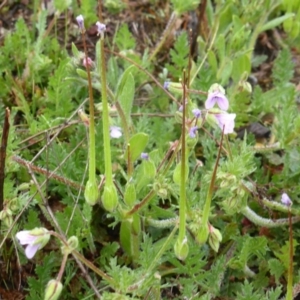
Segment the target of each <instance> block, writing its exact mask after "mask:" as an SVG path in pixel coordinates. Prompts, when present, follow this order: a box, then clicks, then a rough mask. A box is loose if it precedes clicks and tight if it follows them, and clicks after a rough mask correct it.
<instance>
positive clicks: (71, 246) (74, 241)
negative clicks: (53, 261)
mask: <svg viewBox="0 0 300 300" xmlns="http://www.w3.org/2000/svg"><path fill="white" fill-rule="evenodd" d="M67 244H68V245H63V246H62V247H61V252H62V254H70V253H71V252H72V251H73V250H75V249H76V248H77V247H78V244H79V243H78V238H77V237H76V236H74V235H73V236H71V237H70V238H69V239H68V241H67Z"/></svg>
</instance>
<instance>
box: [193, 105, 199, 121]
mask: <svg viewBox="0 0 300 300" xmlns="http://www.w3.org/2000/svg"><path fill="white" fill-rule="evenodd" d="M192 113H193V115H194V116H195V118H196V119H199V118H200V117H201V110H200V109H198V108H195V109H193V110H192Z"/></svg>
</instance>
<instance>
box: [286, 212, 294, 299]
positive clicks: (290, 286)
mask: <svg viewBox="0 0 300 300" xmlns="http://www.w3.org/2000/svg"><path fill="white" fill-rule="evenodd" d="M289 244H290V253H289V256H290V261H289V273H288V284H287V294H286V300H293V257H294V246H293V225H292V215H291V211H290V210H289Z"/></svg>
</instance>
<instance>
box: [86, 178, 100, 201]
mask: <svg viewBox="0 0 300 300" xmlns="http://www.w3.org/2000/svg"><path fill="white" fill-rule="evenodd" d="M84 198H85V201H86V202H87V204H89V205H95V204H96V202H97V200H98V198H99V191H98V185H97V181H96V180H95V181H91V180H88V182H87V183H86V185H85V190H84Z"/></svg>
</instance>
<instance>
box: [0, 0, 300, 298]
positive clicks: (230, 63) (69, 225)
mask: <svg viewBox="0 0 300 300" xmlns="http://www.w3.org/2000/svg"><path fill="white" fill-rule="evenodd" d="M154 2H155V1H151V2H149V4H147V5H149V6H150V7H151V8H152V9H153V7H154V6H153V5H154V4H153V3H154ZM199 2H200V1H195V0H188V1H182V0H176V1H175V0H174V1H171V3H172V5H173V6H172V7H173V13H174V14H171V15H172V16H174V15H175V16H176V17H178V16H179V14H181V13H184V12H186V11H188V10H191V9H195V8H196V7H197V6H198V5H199ZM67 4H68V3H67V2H65V3H59V2H57V1H56V2H55V5H56V9H57V10H59V11H63V10H65V9H66V8H67ZM277 4H278V3H277V2H276V1H271V0H270V1H263V0H257V1H233V0H232V1H217V2H216V3H215V2H213V1H208V2H207V8H206V15H205V17H206V18H207V28H208V29H209V32H207V33H204V32H203V30H202V31H201V33H200V34H199V36H198V39H197V43H198V53H196V54H195V56H196V57H194V61H193V62H192V68H191V71H190V72H191V74H190V75H191V78H193V82H191V86H190V90H189V91H188V93H187V94H186V98H187V99H186V100H187V104H186V108H187V110H186V113H187V114H186V120H185V124H184V125H185V129H186V138H187V141H186V142H187V144H188V149H186V154H187V156H186V157H187V162H186V174H187V178H186V179H187V180H186V189H185V195H186V201H187V205H186V209H187V214H186V216H185V217H186V218H187V221H186V224H184V225H185V230H186V237H187V243H188V247H189V255H188V257H187V259H186V260H185V261H180V260H178V259H176V258H175V256H174V250H173V249H174V243H175V241H176V238H175V237H177V234H178V232H177V230H178V228H177V227H178V224H179V220H180V217H182V216H181V210H180V207H179V191H180V185H181V172H179V168H180V164H181V163H180V162H181V161H182V152H183V146H182V139H181V136H182V126H181V125H182V124H181V123H182V122H183V117H182V116H183V115H182V112H181V111H179V105H180V104H179V103H182V102H183V100H182V99H181V97H180V96H181V94H182V90H179V92H178V93H177V95H176V97H179V98H178V99H174V98H172V100H170V98H169V95H168V94H167V93H166V91H165V90H163V89H162V88H161V87H160V86H159V85H157V86H156V84H155V80H154V79H157V80H159V82H160V83H161V84H163V82H162V80H166V79H167V77H168V76H169V77H170V78H171V79H170V80H169V81H172V82H174V83H175V84H178V86H179V87H180V86H181V83H180V80H182V76H183V71H184V70H187V72H188V62H189V57H188V56H189V52H190V49H189V42H188V33H187V32H185V31H183V32H181V33H179V34H178V32H176V35H175V36H176V39H175V43H174V45H173V46H172V47H171V48H170V51H169V52H170V53H169V54H170V57H167V56H162V57H159V55H157V56H155V59H157V60H155V59H152V60H150V59H148V58H149V57H150V56H149V53H150V54H151V50H152V49H146V50H145V51H144V52H141V53H140V52H138V51H140V50H141V49H144V48H145V45H143V44H141V41H140V40H135V38H134V37H133V35H132V34H131V31H130V30H131V28H132V27H131V26H130V27H129V26H128V24H126V23H124V22H123V23H122V25H121V26H120V28H118V26H116V30H117V32H116V34H115V36H114V37H113V38H112V40H110V39H111V34H110V32H108V34H107V36H106V38H105V43H106V42H107V41H109V42H111V44H112V49H114V51H118V52H119V53H120V54H121V55H123V56H124V57H128V58H130V59H132V60H133V61H134V62H136V64H137V66H136V65H133V64H132V63H131V62H128V61H126V60H125V59H123V58H121V57H119V56H113V55H111V54H110V53H105V59H107V65H106V67H107V87H108V98H109V102H110V103H109V121H110V125H112V124H114V125H118V126H122V131H123V136H122V137H121V138H119V139H111V141H110V142H111V153H110V154H111V158H112V172H113V182H114V184H115V187H116V190H117V193H118V195H117V197H118V199H119V200H118V208H117V209H116V210H114V211H112V212H109V213H108V212H107V211H106V210H105V207H106V206H104V207H103V204H102V203H103V201H102V202H101V200H100V199H101V197H102V199H103V186H104V185H105V180H106V178H105V176H104V174H105V166H104V146H103V144H104V142H103V127H102V124H101V122H102V113H103V108H102V106H101V105H102V103H99V99H101V98H102V95H103V91H102V88H103V86H102V84H101V83H100V75H99V74H100V72H99V71H100V70H99V66H100V58H101V55H104V54H103V53H101V52H100V47H99V42H98V43H97V44H96V46H95V51H94V53H92V50H93V49H92V44H88V48H89V55H91V57H96V59H95V63H94V65H92V66H91V77H92V87H93V95H94V98H95V103H96V118H95V127H96V161H97V169H96V174H95V175H96V177H97V180H98V182H100V185H99V193H100V195H101V196H100V197H99V199H97V200H98V202H97V204H96V205H95V206H93V207H91V206H89V205H87V204H86V203H85V202H84V197H83V190H84V183H85V182H86V181H87V175H86V173H87V162H88V158H89V157H88V155H89V153H88V152H89V151H88V142H87V141H88V139H87V137H88V134H89V133H88V130H87V128H86V127H88V126H89V125H88V124H89V122H90V120H89V116H88V114H89V112H88V108H87V105H85V103H83V102H84V100H85V99H86V98H87V97H88V96H87V95H88V80H87V78H88V76H87V70H86V69H85V68H84V66H83V65H82V61H83V60H82V59H83V57H84V54H83V49H82V47H81V43H77V40H76V45H77V46H78V49H77V48H76V46H75V44H73V45H72V53H73V56H72V57H69V55H68V54H67V52H66V50H65V49H63V48H62V47H61V46H60V44H59V43H58V40H56V39H54V38H52V37H51V35H50V36H49V35H48V36H47V37H46V28H48V27H47V14H46V12H41V13H39V15H38V18H37V22H36V29H37V31H36V32H35V33H34V31H32V30H31V28H30V27H28V26H27V24H26V23H25V21H24V19H18V21H17V22H16V25H15V30H14V31H12V32H11V33H8V34H7V35H6V36H5V39H4V42H3V46H2V48H1V50H2V52H1V54H2V55H1V57H0V72H1V74H2V75H1V77H0V100H1V106H2V107H4V106H9V107H11V108H12V109H11V131H10V136H9V141H8V147H7V163H6V173H5V184H4V198H5V202H4V209H3V211H2V212H1V218H3V214H6V215H5V216H6V219H5V220H6V221H7V220H9V221H10V222H12V221H13V220H16V222H17V225H16V228H18V230H22V229H23V228H25V229H30V228H34V227H41V226H42V227H47V228H49V229H50V230H52V231H55V232H56V234H58V235H60V232H63V233H64V234H65V235H66V237H67V239H68V238H70V237H71V236H76V237H77V238H78V241H79V246H78V249H76V250H77V251H78V253H80V255H82V256H84V258H85V259H83V257H81V256H78V257H80V261H81V262H82V264H83V265H84V266H85V267H86V274H85V275H86V276H88V277H90V279H91V280H92V281H93V282H94V285H95V287H96V289H97V290H99V291H100V293H101V297H103V299H152V298H153V299H164V297H166V295H168V292H169V291H170V290H171V291H174V294H173V295H172V297H173V298H174V299H183V298H187V299H215V298H220V299H221V298H222V299H223V298H224V299H225V298H232V299H251V300H254V299H266V300H267V299H271V300H275V299H278V298H279V297H280V296H282V295H281V294H283V293H284V292H285V287H282V286H281V284H282V283H283V282H285V280H286V274H287V270H288V269H289V264H290V261H291V258H290V257H289V244H288V243H287V242H286V241H288V230H287V228H284V227H280V230H276V231H275V230H274V231H270V232H267V233H266V234H265V235H263V234H264V231H263V230H261V229H260V228H258V226H257V225H256V224H255V221H253V222H254V223H253V224H251V225H248V224H247V220H245V218H244V216H243V213H245V208H250V207H251V209H252V210H253V214H256V217H257V218H260V219H262V217H264V218H265V219H263V220H267V221H269V222H273V220H276V219H277V218H283V219H284V218H286V217H287V213H284V212H286V210H284V209H281V210H280V211H279V212H276V213H275V212H273V208H272V209H271V208H270V210H269V211H267V210H266V209H265V206H263V204H262V202H263V201H264V200H266V199H269V200H272V201H273V200H274V201H277V200H279V199H280V197H281V194H282V192H287V193H288V194H289V195H290V197H291V199H292V200H293V208H294V207H295V210H292V214H293V215H294V214H295V215H297V214H298V211H299V209H298V204H299V193H300V189H299V180H300V167H299V165H300V164H299V162H300V151H299V144H300V141H299V136H300V116H299V112H298V108H297V102H296V101H295V99H297V97H298V96H299V95H298V92H297V90H296V87H295V85H294V84H293V83H292V81H294V70H293V69H294V64H293V59H294V56H293V55H292V52H291V51H290V49H289V47H286V49H283V50H281V51H279V52H278V55H277V57H276V59H275V61H274V62H272V64H273V68H272V75H271V80H272V82H270V85H269V87H268V88H267V89H266V86H263V87H261V86H258V85H257V86H255V87H254V86H252V87H251V86H250V87H249V85H247V79H248V77H249V75H250V73H251V72H252V69H254V68H260V64H261V63H262V62H265V63H267V64H268V63H269V61H270V59H271V57H269V58H267V57H266V56H264V55H261V54H257V53H256V50H254V46H255V43H256V41H257V37H258V34H259V33H261V32H262V31H264V30H266V29H270V28H274V26H278V25H280V24H282V23H283V26H284V29H285V30H286V31H287V32H289V31H288V30H287V27H288V26H289V24H288V22H289V21H290V20H292V21H293V22H295V23H297V21H296V20H295V19H296V15H295V16H293V17H292V15H291V13H295V10H296V6H295V5H294V6H293V7H292V8H291V7H289V6H288V5H287V3H286V1H284V2H283V3H282V8H280V7H279V6H278V5H277ZM156 5H157V3H156ZM74 6H76V4H74ZM96 7H97V1H95V0H89V1H82V3H81V8H80V14H83V15H84V17H85V25H86V28H87V29H88V28H90V26H91V25H92V24H93V23H94V22H95V21H97V20H98V17H97V16H96V15H97V13H96ZM104 7H106V8H107V9H108V10H109V11H110V12H111V13H116V12H120V11H122V10H123V9H126V7H125V5H124V4H123V2H122V1H113V0H110V1H106V2H105V3H104ZM159 7H160V8H159V9H161V11H160V12H159V13H162V14H163V15H165V12H164V11H163V10H164V8H163V7H164V6H163V4H160V6H159ZM130 9H132V7H131V8H130ZM280 9H283V12H285V13H283V14H282V13H281V11H280ZM245 12H246V13H245ZM127 13H128V15H130V14H129V12H128V11H126V13H124V15H125V14H126V16H127ZM130 13H132V11H130ZM171 13H172V12H171ZM105 16H109V15H107V14H105ZM142 16H143V17H146V19H143V18H142V19H143V22H145V20H147V21H148V18H152V16H150V15H149V14H146V13H144V12H143V13H142ZM149 16H150V17H149ZM155 21H156V20H155ZM112 23H113V25H114V24H115V23H114V22H112ZM154 23H155V22H154ZM158 23H159V22H158ZM145 24H146V22H145V23H143V25H145ZM156 25H157V24H156ZM158 25H159V24H158ZM108 27H109V28H114V27H113V26H112V27H110V26H108ZM134 28H135V27H134ZM137 28H138V30H140V29H141V28H140V27H137ZM143 28H144V27H143ZM202 29H203V28H202ZM141 30H142V29H141ZM176 30H177V27H176ZM171 32H172V34H173V33H174V32H175V27H174V30H173V31H171ZM70 34H73V33H70ZM145 34H146V36H148V35H147V34H148V33H147V32H146V31H145ZM205 34H207V36H206V35H205ZM289 34H290V35H291V36H292V33H291V32H289ZM78 36H79V33H78ZM149 36H150V35H149ZM268 37H269V36H268ZM89 38H91V36H89ZM269 38H271V37H269ZM158 39H159V36H158V37H157V40H158ZM91 40H92V39H87V41H88V42H90V41H91ZM141 40H142V39H141ZM149 44H151V43H149ZM149 44H148V43H147V45H149ZM258 45H260V44H259V42H258ZM105 48H106V49H108V47H107V44H106V45H105ZM257 48H259V47H257ZM20 49H22V51H20ZM116 49H117V50H116ZM268 50H270V49H268ZM158 57H159V58H158ZM138 66H139V67H140V68H138ZM144 71H147V72H149V73H150V74H151V75H152V77H151V76H150V77H149V73H147V72H144ZM254 71H255V72H256V69H254ZM101 76H102V75H101ZM102 78H103V77H102ZM214 83H220V84H222V85H223V86H224V88H226V97H227V98H228V99H229V112H230V113H235V114H236V115H237V116H236V119H235V130H236V131H238V130H239V127H240V126H248V125H249V124H251V123H252V122H260V121H261V120H262V119H261V118H262V117H263V116H264V115H265V114H267V113H272V114H273V115H274V122H273V123H272V124H271V125H270V124H269V125H266V124H263V125H264V126H269V129H270V131H271V137H270V138H266V139H265V140H263V141H261V140H258V139H257V138H256V137H255V136H254V135H252V134H247V135H246V136H245V139H243V140H241V139H238V138H236V137H235V134H234V133H233V134H230V135H226V136H224V138H223V144H222V148H221V151H220V160H219V161H218V164H217V166H216V167H217V169H216V174H215V175H216V178H215V179H214V170H215V165H216V159H217V156H218V151H219V147H220V140H221V130H220V128H219V127H218V126H217V124H214V125H216V126H215V127H211V124H209V123H208V122H207V120H208V119H209V118H210V119H212V120H215V121H216V118H215V115H216V114H219V113H223V114H224V113H225V112H224V111H220V110H219V109H218V108H216V107H217V105H216V106H215V108H214V109H213V110H210V109H206V108H205V104H204V102H205V100H206V99H207V94H206V92H207V91H208V90H209V88H210V87H211V85H212V84H214ZM251 88H253V91H251ZM195 90H196V91H197V93H196V92H195ZM169 92H171V91H169ZM174 100H177V101H178V103H177V102H176V101H174ZM196 107H198V108H199V109H201V117H199V118H198V119H197V118H195V116H194V115H193V113H192V109H194V108H196ZM79 108H80V109H82V112H84V114H86V118H87V119H86V120H79V119H78V118H77V112H78V109H79ZM3 116H4V115H3V113H2V112H0V120H1V122H2V123H3ZM82 121H84V122H82ZM2 123H1V125H2ZM261 123H262V122H261ZM193 126H197V127H198V133H197V137H196V138H192V137H190V136H189V131H190V129H191V127H193ZM27 138H28V139H27ZM277 142H278V146H277V148H276V152H275V151H273V150H272V149H273V148H272V146H273V143H277ZM45 145H46V146H45ZM258 145H259V146H261V147H263V148H264V151H265V152H263V151H261V152H259V153H258V151H257V146H258ZM142 152H146V153H148V154H149V159H143V160H141V159H140V155H141V153H142ZM16 153H17V154H18V155H20V156H21V157H22V158H24V159H27V160H28V161H31V160H32V162H30V163H29V164H28V165H27V163H26V162H25V161H23V163H22V164H23V165H22V166H19V165H18V164H17V163H16V161H15V159H14V155H15V154H16ZM35 156H36V158H35ZM58 166H59V168H58V169H57V170H56V171H55V174H51V176H52V178H49V173H51V172H52V171H53V170H54V169H56V168H57V167H58ZM29 167H30V168H29ZM174 173H175V181H176V184H175V183H174V181H173V174H174ZM32 174H35V177H33V175H32ZM46 176H47V177H48V178H47V180H46V183H45V185H43V186H41V184H42V183H43V182H44V180H45V177H46ZM30 180H31V181H32V182H31V183H30V185H29V186H28V188H27V189H25V190H21V188H20V186H22V183H25V184H27V183H29V182H30ZM70 180H71V181H72V182H73V185H70ZM42 196H43V197H42ZM31 197H32V199H31ZM42 198H44V199H46V200H47V201H48V203H47V204H45V203H43V202H42V200H41V199H42ZM107 198H109V199H108V201H109V200H111V199H110V197H109V196H108V197H107ZM210 198H211V200H212V203H211V205H210V207H209V209H208V213H209V216H208V220H209V221H208V222H209V224H202V222H203V220H204V219H205V218H204V207H205V205H206V203H208V202H207V199H209V200H210ZM29 202H30V203H29ZM272 203H273V202H272ZM25 205H26V207H27V208H26V209H24V212H23V211H22V209H23V208H24V207H25ZM273 205H274V210H276V205H278V203H276V205H275V204H274V203H273ZM45 206H46V207H45ZM46 208H47V209H48V211H50V210H51V211H53V217H51V215H52V214H51V215H49V213H47V209H46ZM20 212H22V213H23V214H24V215H23V216H21V217H17V216H18V214H19V213H20ZM295 212H296V213H295ZM268 213H269V215H268ZM7 216H9V218H7ZM52 218H53V219H52ZM251 221H252V220H251ZM3 223H4V222H3ZM260 224H261V223H260ZM204 225H205V226H206V225H207V227H205V228H207V231H208V234H209V238H211V237H212V235H213V231H212V228H213V227H214V228H216V229H218V230H219V231H220V237H222V238H223V240H222V241H221V243H220V250H219V251H220V252H214V251H213V250H212V249H211V248H210V246H209V244H208V243H204V245H201V246H200V245H199V244H197V242H196V237H197V236H198V234H199V231H200V230H201V228H203V226H204ZM212 226H213V227H212ZM293 226H296V225H293ZM7 227H8V226H7ZM7 227H5V226H3V228H2V230H7ZM15 230H16V229H13V231H12V232H14V231H15ZM14 234H15V233H14ZM259 234H261V235H259ZM293 234H294V253H295V257H294V262H295V263H294V268H295V272H294V273H299V272H298V264H297V261H298V260H299V251H298V248H297V243H296V240H298V239H299V238H300V234H299V232H298V231H297V230H294V232H293ZM52 238H53V239H54V237H52ZM220 239H221V238H220ZM54 245H58V246H60V242H58V243H56V244H54ZM53 249H55V248H53ZM1 251H4V249H1ZM44 251H45V252H46V251H48V249H46V248H45V249H43V250H40V251H39V253H38V255H40V256H38V257H42V256H43V255H44ZM78 253H77V252H74V253H73V254H74V255H75V256H76V255H79V254H78ZM1 254H2V253H1ZM3 257H5V256H3ZM72 257H73V255H70V256H69V258H68V262H67V265H66V267H65V268H64V270H63V271H64V273H63V277H62V281H63V285H64V291H65V293H64V295H63V296H62V297H63V299H71V298H72V299H83V298H87V297H94V294H93V293H94V292H93V288H91V287H90V285H89V280H87V278H88V277H84V278H83V277H82V278H81V276H78V272H81V271H79V270H80V269H79V267H78V265H77V263H76V262H75V260H74V259H73V258H72ZM61 260H62V257H61V254H60V249H59V247H58V248H57V249H55V251H53V252H51V253H50V254H48V255H47V256H45V258H44V260H43V265H40V264H39V263H38V260H34V261H33V263H35V268H34V273H35V274H33V275H32V277H28V280H27V286H26V288H27V289H28V291H29V294H28V295H27V299H42V298H43V294H44V290H45V286H46V284H47V282H48V281H49V280H50V279H51V278H55V277H56V276H57V273H58V272H59V267H61ZM21 263H22V264H25V263H26V260H25V257H24V255H21ZM92 263H93V265H91V264H92ZM103 272H105V274H103ZM107 276H110V277H107ZM270 276H271V278H270ZM298 277H299V276H298ZM245 278H247V280H244V279H245ZM273 278H274V279H273ZM88 279H89V278H88ZM274 280H275V283H276V286H274ZM297 280H298V278H295V280H294V281H295V282H297ZM271 288H273V289H271ZM104 289H105V291H103V290H104ZM281 289H282V291H281Z"/></svg>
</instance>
